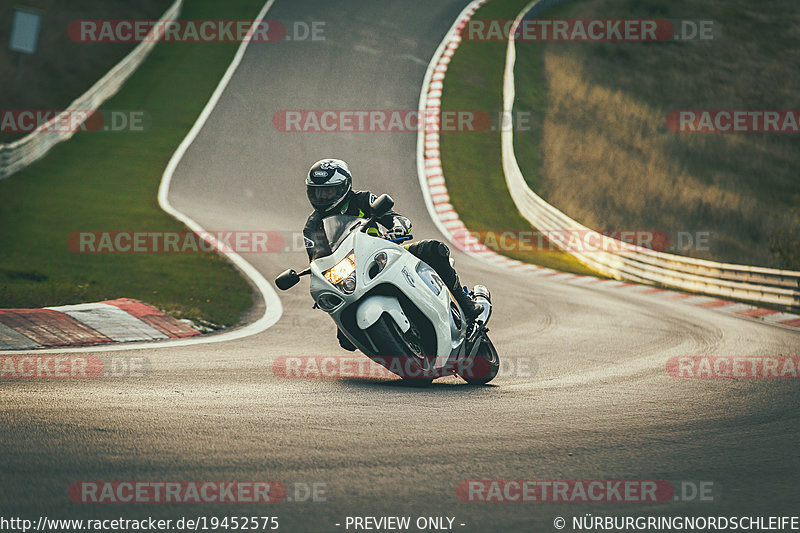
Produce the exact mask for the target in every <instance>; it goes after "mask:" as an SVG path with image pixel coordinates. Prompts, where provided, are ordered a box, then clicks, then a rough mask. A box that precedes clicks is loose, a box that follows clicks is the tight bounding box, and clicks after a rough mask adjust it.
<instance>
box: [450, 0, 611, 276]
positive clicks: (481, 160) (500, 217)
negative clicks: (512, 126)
mask: <svg viewBox="0 0 800 533" xmlns="http://www.w3.org/2000/svg"><path fill="white" fill-rule="evenodd" d="M527 3H528V0H494V1H492V2H489V3H487V4H486V5H484V6H483V7H481V8H480V9H479V10H478V11H477V12H476V13H475V15H474V16H473V19H514V18H515V17H516V16H517V14H518V13H519V11H520V10H521V9H522V8H523V7H525V5H526V4H527ZM505 54H506V44H505V42H502V41H501V42H495V41H477V40H476V41H470V40H464V41H462V43H461V44H460V45H459V47H458V50H457V51H456V53H455V55H454V56H453V58H452V60H451V62H450V64H449V66H448V69H447V77H446V79H445V83H444V90H443V94H442V110H453V111H458V110H462V111H463V110H475V111H478V110H480V111H486V112H488V113H489V114H490V115H491V116H494V117H495V122H496V121H497V118H496V117H497V113H498V112H500V111H501V110H502V109H503V70H504V67H505ZM541 76H542V68H541V61H540V63H539V64H536V63H532V64H531V65H529V66H527V67H526V69H525V74H524V78H523V79H521V80H520V81H523V80H524V82H525V83H529V84H530V85H529V86H528V87H529V88H530V89H534V88H535V87H542V88H543V87H544V85H543V84H541ZM536 83H538V85H536ZM526 106H528V107H529V108H530V109H535V110H536V112H535V113H534V114H532V115H531V121H530V124H531V126H532V128H533V129H534V130H535V131H538V132H540V131H541V122H542V115H543V109H544V91H543V89H542V90H541V91H538V94H537V92H536V91H535V90H533V91H532V92H529V93H527V94H526ZM440 142H441V153H442V166H443V169H444V175H445V180H446V182H447V191H448V194H449V195H450V201H451V203H452V204H453V207H455V209H456V211H458V214H459V217H460V218H461V220H462V221H463V222H464V224H466V226H467V227H468V228H469V229H470V231H473V232H479V233H481V234H482V235H484V233H482V232H488V233H487V234H489V235H497V234H498V233H500V232H512V233H516V232H520V233H519V235H525V232H531V231H533V228H532V226H531V225H530V223H529V222H528V221H527V220H525V219H524V218H522V216H521V215H520V214H519V211H518V210H517V207H516V205H514V202H513V200H512V199H511V196H510V195H509V193H508V188H507V187H506V181H505V176H504V175H503V166H502V159H501V143H500V132H499V131H497V130H495V131H480V132H478V131H476V132H466V131H443V132H442V133H441V137H440ZM544 229H551V228H544ZM482 242H483V240H482ZM484 244H486V245H487V246H488V247H490V248H493V249H495V251H497V252H498V253H501V254H503V255H506V256H508V257H512V258H514V259H518V260H520V261H525V262H528V263H533V264H537V265H541V266H545V267H549V268H554V269H557V270H561V271H564V272H574V273H576V274H591V275H598V274H597V273H596V272H594V271H593V270H591V269H589V268H587V267H586V266H585V265H583V264H582V263H580V262H579V261H578V260H577V259H575V258H574V257H572V256H571V255H569V254H565V253H563V252H559V251H550V250H548V249H547V246H545V247H544V248H545V249H538V248H539V247H538V246H532V245H530V244H527V243H524V242H514V241H513V239H510V240H507V241H505V242H504V243H503V245H502V246H493V245H492V244H493V243H492V242H489V241H487V242H485V243H484Z"/></svg>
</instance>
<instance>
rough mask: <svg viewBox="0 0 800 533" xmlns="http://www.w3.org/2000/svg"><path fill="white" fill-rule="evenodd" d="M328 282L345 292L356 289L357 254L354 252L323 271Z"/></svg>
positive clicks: (348, 292) (351, 291)
mask: <svg viewBox="0 0 800 533" xmlns="http://www.w3.org/2000/svg"><path fill="white" fill-rule="evenodd" d="M322 275H323V276H325V279H326V280H328V283H330V284H331V285H333V286H334V287H336V288H337V289H339V290H340V291H342V292H343V293H345V294H352V293H353V291H354V290H356V255H355V253H354V252H352V251H351V252H350V253H349V254H347V257H345V258H344V259H342V260H341V261H339V262H338V263H336V264H335V265H333V266H332V267H331V268H329V269H328V270H326V271H325V272H323V273H322Z"/></svg>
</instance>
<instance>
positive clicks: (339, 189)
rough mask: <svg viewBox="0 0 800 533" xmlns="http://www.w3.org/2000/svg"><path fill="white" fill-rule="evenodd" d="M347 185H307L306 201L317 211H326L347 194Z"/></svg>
mask: <svg viewBox="0 0 800 533" xmlns="http://www.w3.org/2000/svg"><path fill="white" fill-rule="evenodd" d="M347 185H348V184H347V183H345V182H343V183H338V184H335V185H309V186H308V187H306V192H307V193H308V200H309V201H310V202H311V205H313V206H314V207H315V208H317V209H327V208H329V207H331V206H332V205H334V204H335V203H336V202H338V201H339V200H341V199H342V197H343V196H344V195H345V194H347V188H348V187H347Z"/></svg>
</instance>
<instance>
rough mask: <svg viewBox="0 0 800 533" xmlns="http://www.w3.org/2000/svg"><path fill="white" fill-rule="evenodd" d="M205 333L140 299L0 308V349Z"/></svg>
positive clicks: (160, 338) (81, 344)
mask: <svg viewBox="0 0 800 533" xmlns="http://www.w3.org/2000/svg"><path fill="white" fill-rule="evenodd" d="M195 335H200V331H198V330H196V329H194V328H193V327H192V326H190V325H188V324H186V323H184V322H183V321H181V320H178V319H176V318H173V317H171V316H169V315H167V314H165V313H163V312H162V311H159V310H158V309H156V308H155V307H152V306H150V305H147V304H146V303H143V302H140V301H138V300H131V299H128V298H120V299H117V300H107V301H105V302H97V303H88V304H79V305H64V306H60V307H47V308H44V309H0V350H30V349H40V348H58V347H66V346H97V345H102V344H110V343H117V342H136V341H155V340H164V339H170V338H173V339H175V338H185V337H192V336H195Z"/></svg>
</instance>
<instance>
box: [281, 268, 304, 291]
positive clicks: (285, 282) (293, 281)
mask: <svg viewBox="0 0 800 533" xmlns="http://www.w3.org/2000/svg"><path fill="white" fill-rule="evenodd" d="M299 282H300V276H299V275H298V274H297V272H295V271H294V269H292V268H290V269H289V270H287V271H285V272H283V273H282V274H281V275H280V276H278V277H277V278H275V285H277V286H278V288H279V289H280V290H282V291H285V290H289V289H291V288H292V287H294V286H295V285H297V284H298V283H299Z"/></svg>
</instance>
